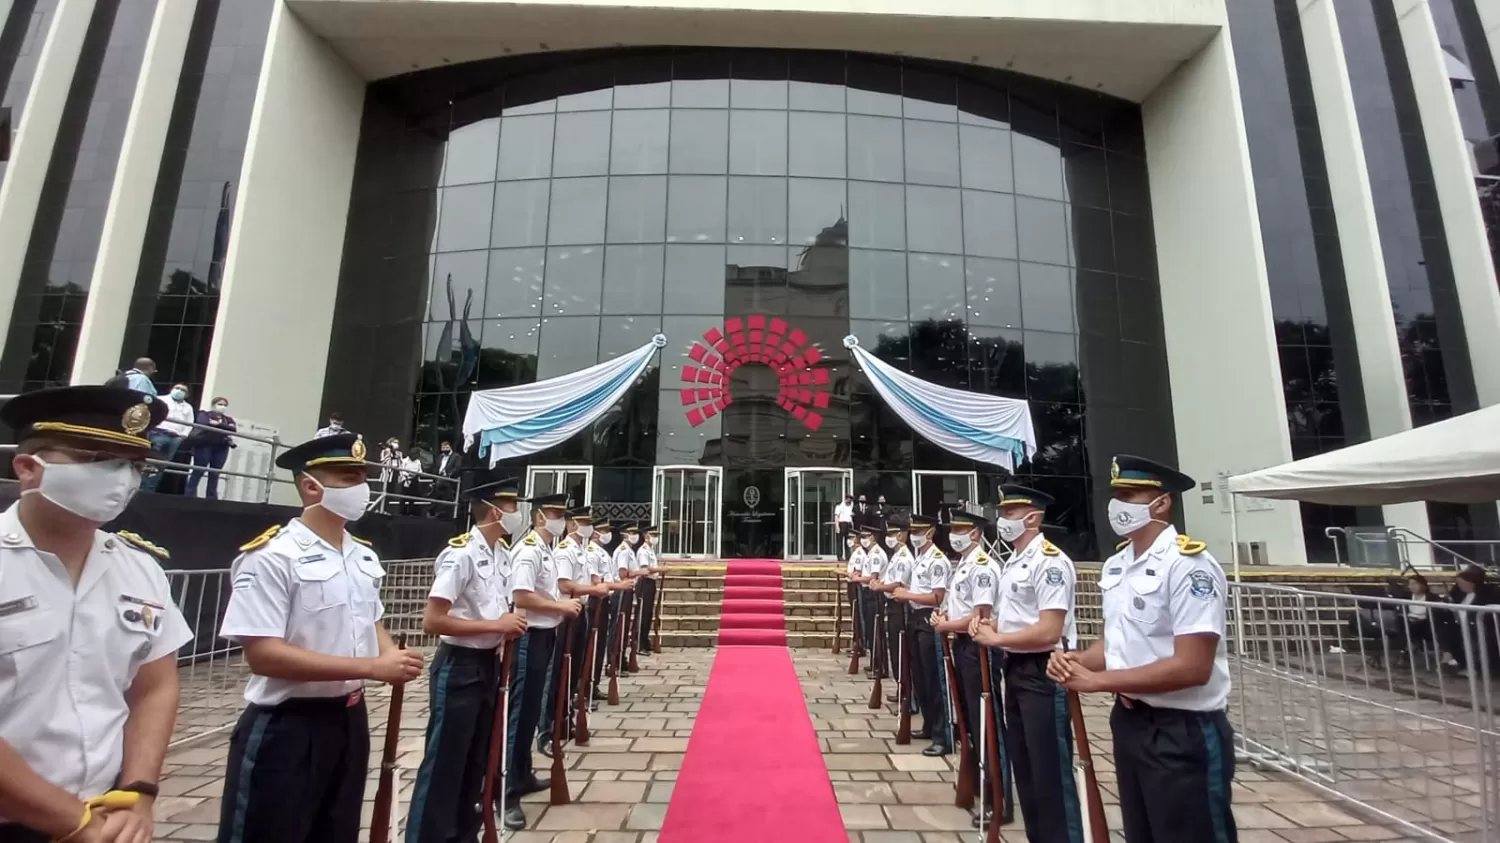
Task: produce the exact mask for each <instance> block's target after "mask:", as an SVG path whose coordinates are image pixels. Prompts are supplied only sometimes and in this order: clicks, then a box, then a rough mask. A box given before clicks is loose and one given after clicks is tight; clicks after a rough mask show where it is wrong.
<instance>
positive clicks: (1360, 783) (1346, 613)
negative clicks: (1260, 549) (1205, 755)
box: [1228, 583, 1500, 841]
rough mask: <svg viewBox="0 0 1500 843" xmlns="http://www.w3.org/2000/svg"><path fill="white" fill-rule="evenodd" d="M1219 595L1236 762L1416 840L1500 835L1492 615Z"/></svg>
mask: <svg viewBox="0 0 1500 843" xmlns="http://www.w3.org/2000/svg"><path fill="white" fill-rule="evenodd" d="M1230 590H1231V593H1232V594H1231V596H1232V597H1233V601H1232V605H1233V606H1234V607H1236V608H1235V609H1232V610H1231V611H1232V612H1233V611H1238V612H1240V613H1241V614H1242V618H1243V621H1244V623H1243V627H1242V629H1243V635H1244V638H1243V640H1234V636H1235V635H1236V626H1237V625H1236V623H1234V622H1233V620H1234V619H1233V618H1231V623H1230V624H1229V625H1228V629H1229V631H1230V636H1231V640H1230V642H1229V649H1230V652H1231V653H1233V654H1234V655H1233V656H1232V657H1231V673H1232V677H1233V681H1234V690H1233V692H1232V695H1231V699H1230V706H1229V716H1230V720H1231V722H1232V723H1233V724H1234V727H1235V732H1236V736H1235V740H1236V744H1237V748H1238V750H1239V754H1240V760H1241V762H1242V763H1247V764H1249V765H1251V766H1253V767H1256V768H1260V769H1269V770H1276V771H1279V772H1282V773H1286V774H1289V775H1292V776H1294V777H1296V778H1298V779H1301V780H1302V781H1304V782H1306V783H1308V784H1310V785H1313V786H1314V787H1317V788H1320V789H1322V790H1324V791H1327V792H1330V793H1334V794H1337V795H1340V796H1343V797H1345V798H1346V799H1348V800H1350V801H1351V802H1352V803H1354V804H1356V805H1358V806H1360V807H1361V808H1363V809H1365V810H1367V811H1370V812H1373V813H1374V814H1378V815H1380V816H1382V817H1384V818H1386V819H1387V820H1390V821H1394V822H1396V823H1399V824H1401V825H1403V826H1404V827H1406V828H1407V829H1409V830H1411V831H1412V832H1414V833H1417V834H1420V835H1423V836H1425V837H1428V838H1432V839H1436V840H1453V841H1458V840H1469V839H1477V840H1496V839H1500V729H1497V726H1500V724H1497V720H1496V708H1497V702H1500V686H1497V684H1496V681H1495V679H1496V671H1495V669H1496V666H1497V664H1500V606H1472V605H1455V604H1453V603H1447V602H1435V601H1414V600H1398V599H1392V598H1381V597H1361V596H1355V595H1350V594H1340V593H1333V592H1321V591H1309V590H1304V589H1298V588H1290V587H1286V586H1276V585H1261V584H1249V583H1239V584H1236V583H1231V585H1230ZM1476 832H1477V837H1476V836H1473V833H1476Z"/></svg>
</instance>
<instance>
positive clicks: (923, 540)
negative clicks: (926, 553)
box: [911, 533, 927, 550]
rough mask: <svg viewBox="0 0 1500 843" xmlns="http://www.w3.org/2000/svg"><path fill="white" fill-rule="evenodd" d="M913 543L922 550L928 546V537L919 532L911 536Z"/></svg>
mask: <svg viewBox="0 0 1500 843" xmlns="http://www.w3.org/2000/svg"><path fill="white" fill-rule="evenodd" d="M911 543H912V545H913V546H914V547H916V549H917V550H921V549H922V548H924V547H926V546H927V537H926V536H924V535H922V534H921V533H918V534H916V535H914V536H912V537H911Z"/></svg>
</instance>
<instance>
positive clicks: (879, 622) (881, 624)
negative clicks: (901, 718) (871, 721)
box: [870, 594, 890, 709]
mask: <svg viewBox="0 0 1500 843" xmlns="http://www.w3.org/2000/svg"><path fill="white" fill-rule="evenodd" d="M875 599H876V600H879V599H880V595H879V594H876V595H875ZM871 614H873V615H875V621H874V623H875V629H874V635H873V637H872V638H871V647H872V648H873V649H874V652H873V653H871V654H870V667H871V668H873V669H874V671H875V683H874V684H873V685H871V686H870V708H871V709H876V708H880V707H881V706H882V705H884V704H885V692H884V691H883V690H882V689H881V684H880V679H881V677H882V676H884V675H885V659H886V656H889V655H890V653H888V652H886V651H887V650H888V649H890V648H889V647H887V646H886V641H885V607H883V606H881V605H880V604H879V603H876V604H875V611H874V612H872V613H871Z"/></svg>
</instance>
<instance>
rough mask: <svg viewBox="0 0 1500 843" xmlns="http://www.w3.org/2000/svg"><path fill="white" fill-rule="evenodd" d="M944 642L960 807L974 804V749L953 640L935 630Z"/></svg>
mask: <svg viewBox="0 0 1500 843" xmlns="http://www.w3.org/2000/svg"><path fill="white" fill-rule="evenodd" d="M934 634H935V635H937V636H938V638H939V639H941V640H942V642H943V666H944V667H945V668H947V672H948V691H949V693H948V699H949V700H950V701H952V703H953V727H954V732H955V734H954V737H955V738H957V739H958V783H957V785H956V786H955V788H954V789H955V794H954V798H953V804H954V806H955V807H958V808H970V807H973V805H974V766H975V765H974V751H973V750H972V749H970V748H969V722H968V719H967V718H966V717H965V716H964V705H963V700H961V699H959V695H958V670H957V669H956V668H955V667H954V666H953V642H952V641H951V640H950V639H949V638H948V636H947V634H946V633H941V632H935V633H934Z"/></svg>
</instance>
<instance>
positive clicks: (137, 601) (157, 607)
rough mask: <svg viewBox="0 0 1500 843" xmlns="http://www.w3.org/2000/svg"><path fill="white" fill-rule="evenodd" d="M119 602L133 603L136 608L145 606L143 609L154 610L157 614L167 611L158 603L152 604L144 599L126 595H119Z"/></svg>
mask: <svg viewBox="0 0 1500 843" xmlns="http://www.w3.org/2000/svg"><path fill="white" fill-rule="evenodd" d="M120 602H121V603H134V604H135V605H137V606H145V607H147V608H150V609H155V610H157V611H158V612H164V611H166V609H167V607H166V606H163V605H162V604H160V603H153V602H151V601H150V600H146V599H143V598H140V597H131V596H130V595H128V594H122V595H120Z"/></svg>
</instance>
